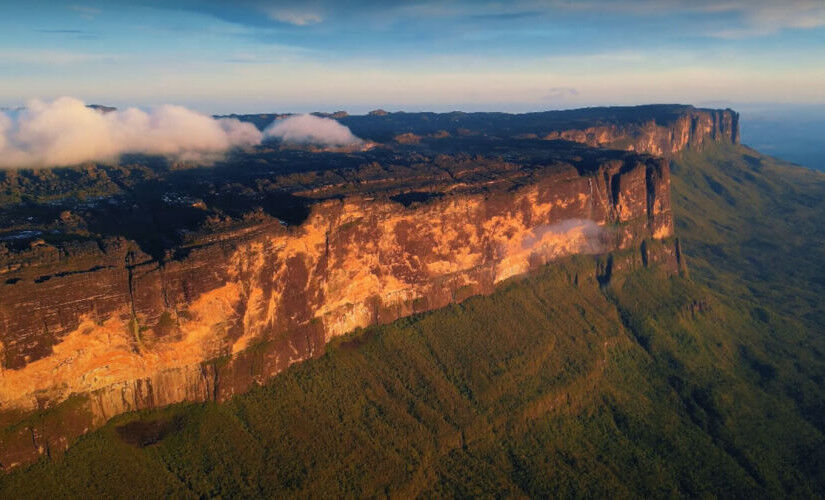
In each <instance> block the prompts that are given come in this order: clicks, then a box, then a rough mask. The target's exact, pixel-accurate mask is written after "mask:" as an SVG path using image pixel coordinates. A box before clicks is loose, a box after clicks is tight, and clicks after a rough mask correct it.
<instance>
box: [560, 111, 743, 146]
mask: <svg viewBox="0 0 825 500" xmlns="http://www.w3.org/2000/svg"><path fill="white" fill-rule="evenodd" d="M544 138H545V139H564V140H567V141H573V142H580V143H582V144H587V145H589V146H594V147H610V148H615V149H624V150H627V151H637V152H640V153H647V154H652V155H655V156H669V155H673V154H675V153H678V152H679V151H682V150H685V149H694V150H700V149H702V148H703V147H704V146H705V145H706V144H709V143H712V142H722V141H725V142H733V143H734V144H735V143H738V142H739V115H738V114H737V113H736V112H734V111H731V110H712V111H705V110H690V111H687V112H685V113H683V114H681V115H680V116H679V117H678V118H677V119H676V120H675V121H674V122H673V123H671V124H668V125H664V124H659V123H656V122H655V121H652V120H651V121H649V122H646V123H643V124H629V125H624V124H611V125H599V126H594V127H587V128H583V129H573V130H563V131H560V132H555V131H554V132H551V133H549V134H547V135H546V136H544Z"/></svg>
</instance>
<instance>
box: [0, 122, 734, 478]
mask: <svg viewBox="0 0 825 500" xmlns="http://www.w3.org/2000/svg"><path fill="white" fill-rule="evenodd" d="M386 116H392V114H390V115H386V114H382V115H376V117H377V118H382V119H383V118H385V117H386ZM736 130H737V124H736V115H735V114H731V113H730V112H728V111H720V112H712V113H710V112H701V111H690V112H689V113H687V114H685V115H684V116H682V117H680V118H678V119H677V120H675V121H674V122H673V126H672V127H671V128H669V129H663V127H661V126H659V125H653V126H647V125H645V126H642V127H641V128H639V129H638V133H634V134H633V135H632V137H629V136H623V135H622V134H623V133H627V130H625V129H622V128H621V127H620V126H618V125H598V126H595V127H591V128H586V129H583V130H571V131H563V132H559V133H558V137H559V138H562V139H567V140H573V141H577V142H582V143H586V144H591V145H603V144H609V145H612V146H615V145H616V144H617V143H619V142H623V143H626V144H629V145H631V146H632V147H627V148H623V149H630V150H634V151H638V152H640V153H643V152H649V153H654V154H655V155H661V154H664V153H675V152H678V151H679V150H681V149H685V148H698V147H701V146H702V145H703V144H705V143H707V142H708V141H717V140H733V141H735V140H736V139H737V134H738V132H736ZM723 137H724V138H725V139H723ZM470 163H472V162H470ZM482 170H483V172H482V173H483V174H484V175H479V173H478V172H474V174H473V175H472V176H466V177H460V176H458V177H457V176H456V175H457V174H450V176H449V177H450V179H449V180H448V181H444V180H443V179H442V180H438V181H437V182H436V181H433V182H432V183H429V184H428V183H427V182H426V180H424V181H422V180H420V179H419V180H417V181H416V182H417V184H416V186H417V188H418V189H419V191H416V192H412V193H406V194H404V193H403V192H402V193H401V194H399V191H398V189H397V187H398V186H399V185H403V184H404V182H405V181H404V179H400V180H399V179H396V182H395V183H394V184H391V185H392V186H393V188H392V189H389V188H387V187H386V186H385V187H379V188H375V189H371V190H369V191H364V190H363V189H362V190H357V191H352V192H349V191H346V190H345V189H344V188H346V187H347V186H346V185H344V186H343V187H342V186H341V185H340V183H339V184H338V185H337V187H336V191H335V193H338V194H337V195H334V196H333V195H331V194H330V192H329V190H328V189H327V190H325V188H328V187H329V185H328V183H322V184H321V185H316V186H312V187H311V188H305V190H304V192H303V194H304V195H306V196H308V197H309V198H308V199H310V200H311V203H310V204H309V206H308V211H307V214H306V216H305V218H303V220H301V221H300V222H299V223H292V224H290V223H286V222H284V221H283V220H279V219H277V218H272V217H269V218H266V217H264V218H260V219H256V220H254V221H250V222H248V223H246V224H243V225H240V226H233V227H231V228H229V229H224V230H218V231H214V232H212V233H210V234H208V235H203V236H202V237H200V238H199V239H198V240H197V241H191V242H189V243H187V244H186V245H182V246H180V247H178V248H174V249H170V250H168V251H167V252H166V253H165V254H164V255H163V256H161V257H158V256H156V255H151V254H149V253H147V252H145V251H144V250H143V249H142V248H141V246H140V245H139V244H138V243H137V242H135V241H133V240H130V239H128V238H125V237H111V238H106V239H102V240H88V241H78V242H73V243H70V244H65V245H62V246H59V247H58V246H54V245H51V244H47V243H46V242H43V241H37V240H33V241H32V242H31V243H30V245H29V246H28V247H27V248H25V249H23V250H20V251H17V252H8V251H7V254H6V255H0V264H1V265H2V269H0V419H1V420H0V422H2V423H3V425H4V427H5V432H4V433H3V434H2V435H0V464H2V466H3V467H4V468H6V469H8V468H11V467H14V466H15V465H18V464H22V463H27V462H30V461H32V460H34V459H36V458H37V457H39V456H41V455H52V454H54V453H59V452H60V451H62V450H64V449H65V448H66V447H67V446H68V445H69V443H70V442H71V440H72V439H74V438H75V437H76V436H78V435H80V434H82V433H83V432H86V431H87V430H88V429H90V428H93V427H96V426H99V425H101V424H102V423H105V421H106V420H107V419H109V418H111V417H112V416H115V415H117V414H120V413H123V412H127V411H133V410H139V409H144V408H154V407H158V406H163V405H168V404H172V403H176V402H181V401H207V400H216V401H221V400H225V399H227V398H229V397H231V396H232V395H233V394H237V393H239V392H242V391H245V390H247V389H248V388H249V387H250V386H251V385H252V384H259V383H263V382H264V381H266V380H267V379H268V378H270V377H272V376H274V375H276V374H277V373H279V372H280V371H282V370H284V369H285V368H286V367H288V366H290V365H291V364H293V363H296V362H300V361H302V360H306V359H309V358H312V357H316V356H318V355H320V354H322V353H323V352H324V346H325V344H326V343H327V342H329V341H330V340H331V339H332V338H334V337H336V336H340V335H343V334H346V333H348V332H350V331H353V330H355V329H357V328H361V327H366V326H369V325H373V324H378V323H386V322H390V321H393V320H395V319H398V318H401V317H404V316H407V315H410V314H413V313H418V312H423V311H427V310H431V309H434V308H439V307H443V306H445V305H447V304H450V303H453V302H460V301H462V300H464V299H466V298H467V297H469V296H472V295H476V294H486V293H490V292H491V291H492V290H493V289H494V287H495V285H496V284H497V283H499V282H501V281H503V280H506V279H508V278H510V277H513V276H516V275H519V274H523V273H526V272H528V271H529V270H530V269H531V268H534V267H536V266H541V265H544V264H545V263H547V262H550V261H553V260H555V259H558V258H560V257H564V256H569V255H575V254H590V255H601V256H604V255H610V254H611V253H612V254H616V255H618V254H621V253H622V252H624V253H625V254H628V255H631V256H632V259H635V261H639V262H641V263H642V265H657V266H660V267H663V268H665V269H666V270H668V271H669V272H677V271H678V269H679V266H680V265H681V263H680V262H679V251H678V242H676V241H675V240H674V238H673V237H674V230H673V218H672V214H671V203H670V172H669V166H668V160H667V159H665V158H659V157H655V156H650V155H646V154H635V153H622V154H616V155H612V156H611V155H608V156H606V157H605V158H602V159H600V160H599V161H596V162H595V163H593V164H592V165H590V166H589V167H588V168H587V169H583V168H581V167H580V166H577V165H576V164H575V162H549V163H547V164H545V165H541V166H533V167H532V168H531V169H529V171H528V170H526V169H524V168H519V167H518V166H516V167H513V166H512V165H510V166H508V167H507V168H502V169H498V170H496V169H493V168H485V169H482ZM344 184H346V183H344ZM381 186H384V184H382V185H381ZM421 188H428V190H426V191H421V190H420V189H421ZM342 189H344V190H343V191H342ZM342 192H346V193H349V194H346V195H341V194H340V193H342ZM618 266H619V261H618V260H616V261H614V259H613V258H612V257H610V258H608V259H606V260H605V265H604V266H603V272H602V274H601V275H600V276H599V277H598V278H599V279H600V280H602V281H603V282H606V281H609V280H610V277H611V273H613V272H615V269H616V268H617V267H618Z"/></svg>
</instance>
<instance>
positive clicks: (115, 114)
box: [0, 97, 262, 168]
mask: <svg viewBox="0 0 825 500" xmlns="http://www.w3.org/2000/svg"><path fill="white" fill-rule="evenodd" d="M261 137H262V135H261V133H260V131H258V129H257V128H255V126H254V125H251V124H249V123H242V122H240V121H238V120H235V119H225V118H221V119H214V118H212V117H210V116H207V115H203V114H200V113H197V112H195V111H192V110H189V109H186V108H184V107H181V106H171V105H166V106H160V107H157V108H155V109H153V110H152V111H150V112H145V111H142V110H139V109H136V108H128V109H124V110H116V111H111V112H108V113H102V112H100V111H98V110H94V109H90V108H88V107H86V105H85V103H83V101H80V100H78V99H74V98H71V97H61V98H59V99H55V100H53V101H40V100H33V101H30V102H29V103H28V105H27V106H26V108H25V109H22V110H18V111H16V112H13V113H0V167H5V168H9V167H49V166H59V165H73V164H77V163H82V162H85V161H106V160H113V159H115V158H117V157H118V156H120V155H121V154H124V153H142V154H152V155H166V156H173V157H178V158H184V159H185V158H192V159H199V158H203V157H206V156H210V155H216V154H220V153H223V152H225V151H227V150H229V149H231V148H233V147H237V146H249V145H255V144H259V143H260V142H261Z"/></svg>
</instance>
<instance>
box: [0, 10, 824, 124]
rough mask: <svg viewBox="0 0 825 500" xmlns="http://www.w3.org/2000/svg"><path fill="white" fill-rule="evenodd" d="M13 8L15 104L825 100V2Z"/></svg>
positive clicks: (228, 106)
mask: <svg viewBox="0 0 825 500" xmlns="http://www.w3.org/2000/svg"><path fill="white" fill-rule="evenodd" d="M6 4H8V5H6ZM2 13H3V15H2V16H0V75H2V77H0V106H16V105H21V104H24V103H25V102H26V100H28V99H31V98H46V99H49V98H54V97H58V96H62V95H70V96H75V97H78V98H81V99H84V100H85V101H87V102H100V103H105V104H113V105H117V106H125V105H138V106H150V105H155V104H161V103H177V104H183V105H186V106H190V107H193V108H196V109H199V110H201V111H205V112H213V113H224V112H255V111H312V110H337V109H346V110H349V111H351V112H363V111H366V110H369V109H374V108H377V107H383V108H387V109H393V110H396V109H404V110H421V109H428V110H450V109H464V110H505V111H526V110H539V109H555V108H569V107H579V106H587V105H601V104H637V103H646V102H684V103H694V104H700V105H739V106H740V107H741V106H748V105H754V106H755V105H762V104H765V103H780V104H785V105H803V106H807V105H823V104H825V0H798V1H794V0H785V1H764V0H717V1H714V2H711V1H704V0H694V1H691V2H686V1H680V0H659V1H653V0H637V1H635V2H614V1H610V0H583V1H578V2H576V1H572V0H545V1H541V0H514V1H509V2H505V1H501V2H487V1H481V0H479V1H472V2H470V1H447V2H430V1H392V0H389V1H384V2H379V1H360V2H358V1H348V0H339V1H337V2H332V1H321V0H319V1H311V0H307V1H303V2H283V1H269V2H267V1H258V0H240V1H236V2H218V1H206V2H195V1H180V0H178V1H175V0H170V1H168V2H160V1H151V0H147V1H143V2H117V1H108V2H96V1H91V0H89V1H85V0H78V1H77V2H72V1H70V2H68V3H66V2H44V1H33V2H28V3H25V4H24V3H23V2H15V3H14V4H12V3H11V2H5V1H3V5H2Z"/></svg>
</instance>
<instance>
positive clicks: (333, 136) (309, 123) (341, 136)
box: [264, 115, 364, 147]
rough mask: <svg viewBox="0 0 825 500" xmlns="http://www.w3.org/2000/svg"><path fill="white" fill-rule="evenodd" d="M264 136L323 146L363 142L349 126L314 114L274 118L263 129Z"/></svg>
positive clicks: (352, 144) (342, 145) (353, 144)
mask: <svg viewBox="0 0 825 500" xmlns="http://www.w3.org/2000/svg"><path fill="white" fill-rule="evenodd" d="M264 136H265V137H267V138H275V139H279V140H281V141H283V142H286V143H293V144H311V145H319V146H325V147H344V146H357V145H360V144H362V143H363V142H364V141H362V140H361V139H360V138H358V137H356V136H355V135H354V134H353V133H352V132H351V131H350V129H349V127H347V126H345V125H341V124H340V123H338V122H337V121H335V120H332V119H330V118H322V117H319V116H314V115H295V116H289V117H286V118H282V119H279V120H275V121H274V122H272V124H271V125H269V126H268V127H267V128H266V129H265V130H264Z"/></svg>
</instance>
